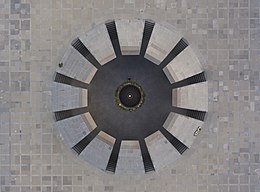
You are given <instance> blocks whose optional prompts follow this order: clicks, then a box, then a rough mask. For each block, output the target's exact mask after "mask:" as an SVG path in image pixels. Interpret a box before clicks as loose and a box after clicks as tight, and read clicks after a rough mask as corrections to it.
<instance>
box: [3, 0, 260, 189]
mask: <svg viewBox="0 0 260 192" xmlns="http://www.w3.org/2000/svg"><path fill="white" fill-rule="evenodd" d="M259 7H260V1H259V0H229V1H228V0H218V1H215V0H208V1H205V0H197V1H194V0H192V1H181V0H167V1H166V0H114V1H112V0H110V1H105V0H102V1H92V0H88V1H81V0H73V1H65V0H58V1H50V0H48V1H47V0H42V1H32V0H0V72H1V74H0V119H1V122H0V189H1V191H3V192H8V191H26V192H28V191H36V192H37V191H39V192H40V191H63V192H64V191H69V192H71V191H114V192H115V191H121V192H122V191H126V192H127V191H146V192H148V191H149V192H152V191H156V192H157V191H162V189H163V191H177V192H179V191H182V192H191V191H197V192H214V191H223V192H233V191H235V192H237V191H239V190H240V191H243V192H247V191H250V192H258V191H260V171H259V170H260V162H259V156H260V151H259V148H260V142H259V137H260V136H259V135H260V132H259V121H260V119H259V110H260V107H259V106H260V96H259V83H260V80H259V71H260V65H259V60H260V44H259V42H260V36H259V34H260V33H259V30H260V23H259ZM137 17H139V18H152V19H155V20H156V21H161V20H163V21H168V22H169V23H171V24H173V25H174V26H175V27H176V28H177V29H179V30H180V31H181V32H182V33H183V34H184V36H185V37H186V38H187V39H188V41H189V42H191V43H193V44H194V46H196V47H197V48H198V49H199V51H200V52H201V54H202V55H203V57H204V58H205V60H206V62H205V64H204V66H203V67H204V68H205V69H206V70H207V72H208V74H209V75H208V80H209V82H208V83H209V116H208V119H207V120H206V124H205V125H204V129H203V131H202V132H201V133H200V135H199V136H198V137H197V139H196V140H195V141H194V144H193V145H192V147H191V149H190V150H189V151H187V153H185V154H184V155H183V157H182V158H180V159H179V160H178V161H176V162H175V163H174V164H173V165H170V166H168V167H166V168H165V169H163V170H161V171H159V172H158V173H157V174H148V175H145V176H135V177H119V176H111V175H107V174H104V173H103V172H101V171H99V170H97V169H96V168H94V167H92V166H90V165H88V164H86V163H84V162H80V161H79V160H78V159H77V158H75V157H74V155H72V154H71V153H70V152H69V151H68V149H66V148H65V147H64V146H63V145H62V143H61V142H60V140H59V139H57V138H56V137H55V136H53V135H55V133H54V130H53V119H52V115H50V108H48V107H47V108H46V106H49V107H51V102H50V98H51V97H49V95H50V94H51V78H52V75H53V73H54V71H55V69H56V68H57V63H58V62H59V61H60V59H61V57H62V55H63V54H64V52H65V51H66V49H67V47H68V46H69V43H70V42H71V40H72V39H74V38H75V37H76V36H79V35H81V34H84V33H85V32H86V31H87V30H89V29H91V28H92V27H94V26H95V25H96V24H99V23H102V22H104V21H105V20H107V19H109V18H137ZM32 73H35V74H38V75H35V74H34V75H33V74H32ZM10 141H11V142H10ZM43 141H44V142H43ZM29 165H30V166H29Z"/></svg>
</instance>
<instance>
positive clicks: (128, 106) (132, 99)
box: [115, 80, 145, 111]
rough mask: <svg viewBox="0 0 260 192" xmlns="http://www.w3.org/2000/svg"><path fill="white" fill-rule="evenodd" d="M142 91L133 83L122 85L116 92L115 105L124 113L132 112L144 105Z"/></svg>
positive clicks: (127, 82)
mask: <svg viewBox="0 0 260 192" xmlns="http://www.w3.org/2000/svg"><path fill="white" fill-rule="evenodd" d="M144 97H145V94H144V91H143V89H142V87H141V86H140V85H139V84H137V83H136V82H134V81H130V80H129V81H126V82H124V83H122V84H121V85H120V86H119V87H118V88H117V90H116V95H115V102H116V105H117V106H118V107H119V108H121V109H123V110H125V111H134V110H136V109H138V108H140V107H141V106H142V104H143V103H144Z"/></svg>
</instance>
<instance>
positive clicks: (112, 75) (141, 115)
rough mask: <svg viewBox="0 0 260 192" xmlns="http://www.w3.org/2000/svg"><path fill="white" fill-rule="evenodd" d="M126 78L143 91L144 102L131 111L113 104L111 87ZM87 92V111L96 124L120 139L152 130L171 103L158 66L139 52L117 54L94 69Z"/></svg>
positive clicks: (113, 88) (162, 118)
mask: <svg viewBox="0 0 260 192" xmlns="http://www.w3.org/2000/svg"><path fill="white" fill-rule="evenodd" d="M128 78H131V79H132V80H133V81H135V82H138V84H139V85H141V86H142V89H143V91H144V93H145V101H144V103H143V104H142V106H141V107H140V108H138V109H137V110H135V111H134V112H132V113H126V111H125V110H122V108H119V107H118V106H117V105H115V90H116V89H117V87H118V85H120V84H121V83H122V82H125V80H127V79H128ZM158 90H160V91H158ZM88 92H89V95H88V101H89V102H88V103H89V104H88V107H89V112H90V113H91V115H92V117H93V119H94V120H95V122H96V124H97V126H98V127H99V128H101V129H102V130H104V131H105V132H106V133H108V134H110V135H112V136H113V137H115V138H117V139H120V140H129V139H131V140H138V139H144V138H145V137H147V136H148V135H150V134H152V133H154V132H156V131H157V130H159V129H160V128H161V127H162V125H163V123H164V122H165V120H166V118H167V116H168V114H169V113H170V111H171V106H172V88H171V84H170V83H169V81H168V79H167V77H166V76H165V74H164V73H163V71H162V70H161V69H160V67H158V66H156V65H154V64H153V63H152V62H150V61H148V60H147V59H145V58H144V57H142V56H134V55H131V56H122V55H118V56H117V58H116V59H114V60H112V61H110V62H108V63H107V64H106V65H104V66H102V67H101V68H100V69H99V70H98V72H97V73H96V75H95V76H94V78H93V79H92V81H91V83H90V84H89V89H88ZM122 93H123V94H124V92H122ZM126 97H127V95H126ZM126 100H127V101H129V100H131V99H126ZM137 100H138V98H137ZM131 103H132V102H131ZM133 103H134V102H133ZM115 117H116V118H115Z"/></svg>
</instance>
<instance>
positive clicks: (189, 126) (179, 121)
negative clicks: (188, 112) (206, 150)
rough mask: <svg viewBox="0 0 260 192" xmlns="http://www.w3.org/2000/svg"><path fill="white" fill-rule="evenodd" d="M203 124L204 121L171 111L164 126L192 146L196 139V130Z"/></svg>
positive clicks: (188, 145)
mask: <svg viewBox="0 0 260 192" xmlns="http://www.w3.org/2000/svg"><path fill="white" fill-rule="evenodd" d="M202 125H203V122H202V121H199V120H196V119H193V118H190V117H186V116H183V115H179V114H174V115H173V113H170V114H169V116H168V118H167V120H166V121H165V123H164V125H163V127H164V128H165V129H167V130H168V131H169V132H170V133H171V134H172V135H174V136H175V137H176V138H177V139H179V140H180V141H181V142H182V143H184V144H185V145H186V146H187V147H189V148H190V147H191V145H192V143H193V141H194V139H195V136H194V132H195V131H196V130H197V128H198V127H199V126H200V127H201V126H202Z"/></svg>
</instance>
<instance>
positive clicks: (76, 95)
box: [52, 82, 87, 111]
mask: <svg viewBox="0 0 260 192" xmlns="http://www.w3.org/2000/svg"><path fill="white" fill-rule="evenodd" d="M82 92H85V93H86V94H83V95H84V96H85V98H82V96H83V95H82ZM83 100H84V101H85V100H87V90H83V89H81V88H77V87H73V86H70V85H66V84H61V83H56V82H53V87H52V103H53V104H52V110H53V111H63V110H67V109H74V108H79V107H85V106H87V101H85V102H84V103H83ZM83 104H84V105H83Z"/></svg>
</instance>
